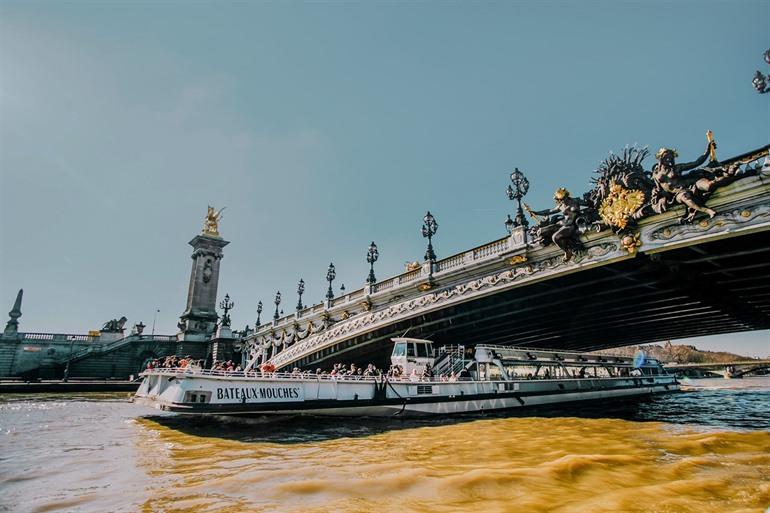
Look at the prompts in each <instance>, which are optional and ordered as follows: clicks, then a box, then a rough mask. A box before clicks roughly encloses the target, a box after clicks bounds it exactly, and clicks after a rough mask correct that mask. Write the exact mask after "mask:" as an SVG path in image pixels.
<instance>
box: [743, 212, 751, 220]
mask: <svg viewBox="0 0 770 513" xmlns="http://www.w3.org/2000/svg"><path fill="white" fill-rule="evenodd" d="M741 217H745V218H748V217H751V212H750V211H749V210H744V211H743V212H741Z"/></svg>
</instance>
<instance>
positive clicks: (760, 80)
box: [751, 49, 770, 94]
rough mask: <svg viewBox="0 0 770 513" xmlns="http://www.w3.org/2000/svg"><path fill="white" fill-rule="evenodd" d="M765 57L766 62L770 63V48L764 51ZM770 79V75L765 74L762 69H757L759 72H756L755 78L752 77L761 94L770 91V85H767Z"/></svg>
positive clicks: (753, 83)
mask: <svg viewBox="0 0 770 513" xmlns="http://www.w3.org/2000/svg"><path fill="white" fill-rule="evenodd" d="M764 58H765V62H766V63H768V64H770V49H769V50H767V51H766V52H765V53H764ZM768 80H770V75H768V76H765V75H763V74H762V72H761V71H759V70H757V72H756V73H755V74H754V78H753V79H752V81H751V84H752V85H753V86H754V89H756V90H757V92H758V93H759V94H765V93H770V87H768V85H767V82H768Z"/></svg>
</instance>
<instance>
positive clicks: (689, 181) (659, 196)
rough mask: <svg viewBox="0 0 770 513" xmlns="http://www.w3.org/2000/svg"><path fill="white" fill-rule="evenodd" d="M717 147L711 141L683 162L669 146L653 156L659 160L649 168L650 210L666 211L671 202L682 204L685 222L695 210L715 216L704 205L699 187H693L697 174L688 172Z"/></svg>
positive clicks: (692, 216)
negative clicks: (678, 161)
mask: <svg viewBox="0 0 770 513" xmlns="http://www.w3.org/2000/svg"><path fill="white" fill-rule="evenodd" d="M715 148H716V143H715V142H714V141H713V140H712V141H709V143H708V145H707V146H706V151H705V152H703V155H701V156H700V157H698V158H697V159H696V160H694V161H693V162H688V163H686V164H677V163H676V161H675V159H676V157H677V153H676V150H673V149H670V148H661V149H660V150H659V151H658V153H657V154H656V155H655V158H656V159H657V160H658V163H657V164H655V165H654V166H653V167H652V181H653V182H654V184H655V185H654V187H653V189H652V198H651V201H652V210H653V211H654V212H656V213H659V214H660V213H663V212H665V211H667V210H668V209H669V208H670V207H671V206H672V205H674V204H677V203H678V204H681V205H684V206H686V207H687V216H686V217H685V218H684V220H686V221H688V222H689V221H692V220H693V218H695V216H696V215H697V213H698V212H703V213H705V214H708V216H709V217H714V216H715V215H716V214H717V213H716V211H715V210H713V209H711V208H708V207H706V206H705V199H704V198H703V197H702V196H701V195H700V192H701V191H700V190H699V189H698V188H697V187H695V183H696V182H697V180H698V179H699V178H701V176H700V175H699V174H698V173H687V174H685V172H686V171H691V170H693V169H695V168H697V167H698V166H700V165H701V164H703V163H704V162H705V161H706V159H707V158H708V156H709V154H710V153H711V152H712V151H713V149H715Z"/></svg>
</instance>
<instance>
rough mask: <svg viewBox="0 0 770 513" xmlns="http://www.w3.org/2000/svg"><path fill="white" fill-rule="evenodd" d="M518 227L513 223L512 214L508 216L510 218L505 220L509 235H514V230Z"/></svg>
mask: <svg viewBox="0 0 770 513" xmlns="http://www.w3.org/2000/svg"><path fill="white" fill-rule="evenodd" d="M514 226H516V225H515V224H514V222H513V219H511V214H508V218H507V219H506V220H505V229H506V230H508V233H513V228H514Z"/></svg>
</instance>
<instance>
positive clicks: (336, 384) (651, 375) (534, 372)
mask: <svg viewBox="0 0 770 513" xmlns="http://www.w3.org/2000/svg"><path fill="white" fill-rule="evenodd" d="M393 341H394V342H395V344H394V347H393V352H392V355H391V362H392V364H393V365H394V366H396V365H398V366H401V368H402V369H403V371H404V372H403V375H404V377H397V378H394V377H392V376H391V377H387V376H366V377H364V376H352V375H348V376H335V375H329V374H310V373H301V372H295V373H282V372H261V371H257V370H253V369H254V362H253V361H252V362H250V363H249V365H247V367H246V370H244V371H237V372H224V371H214V370H205V369H192V368H185V369H179V368H172V369H168V368H159V369H151V370H147V371H146V372H144V373H143V381H142V383H141V385H140V387H139V390H138V391H137V392H136V395H135V396H134V398H133V401H134V402H135V403H137V404H143V405H149V406H153V407H155V408H158V409H161V410H165V411H170V412H175V413H180V414H190V415H269V414H280V415H327V416H377V417H383V416H422V415H450V414H461V413H473V412H482V411H494V410H506V409H516V408H522V407H528V406H539V405H553V404H557V403H567V402H576V401H588V400H597V399H617V398H628V397H634V396H645V395H650V394H655V393H662V392H671V391H675V390H678V389H679V384H678V382H677V381H676V378H675V377H674V376H672V375H669V374H667V373H666V371H665V370H664V369H663V367H662V365H661V364H660V362H658V361H657V360H655V359H651V358H650V359H640V358H630V357H624V356H609V355H599V354H591V353H575V352H566V351H554V350H546V349H531V348H521V347H509V346H494V345H478V346H476V347H475V349H474V350H467V351H466V348H465V347H463V346H443V347H441V348H439V349H438V351H434V348H433V343H432V342H430V341H428V340H421V339H413V338H395V339H393ZM427 365H430V368H431V369H432V376H430V374H431V373H430V372H427V373H426V372H425V370H426V366H427ZM263 368H264V367H263ZM423 374H425V376H426V377H422V375H423ZM418 376H420V377H418Z"/></svg>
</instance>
